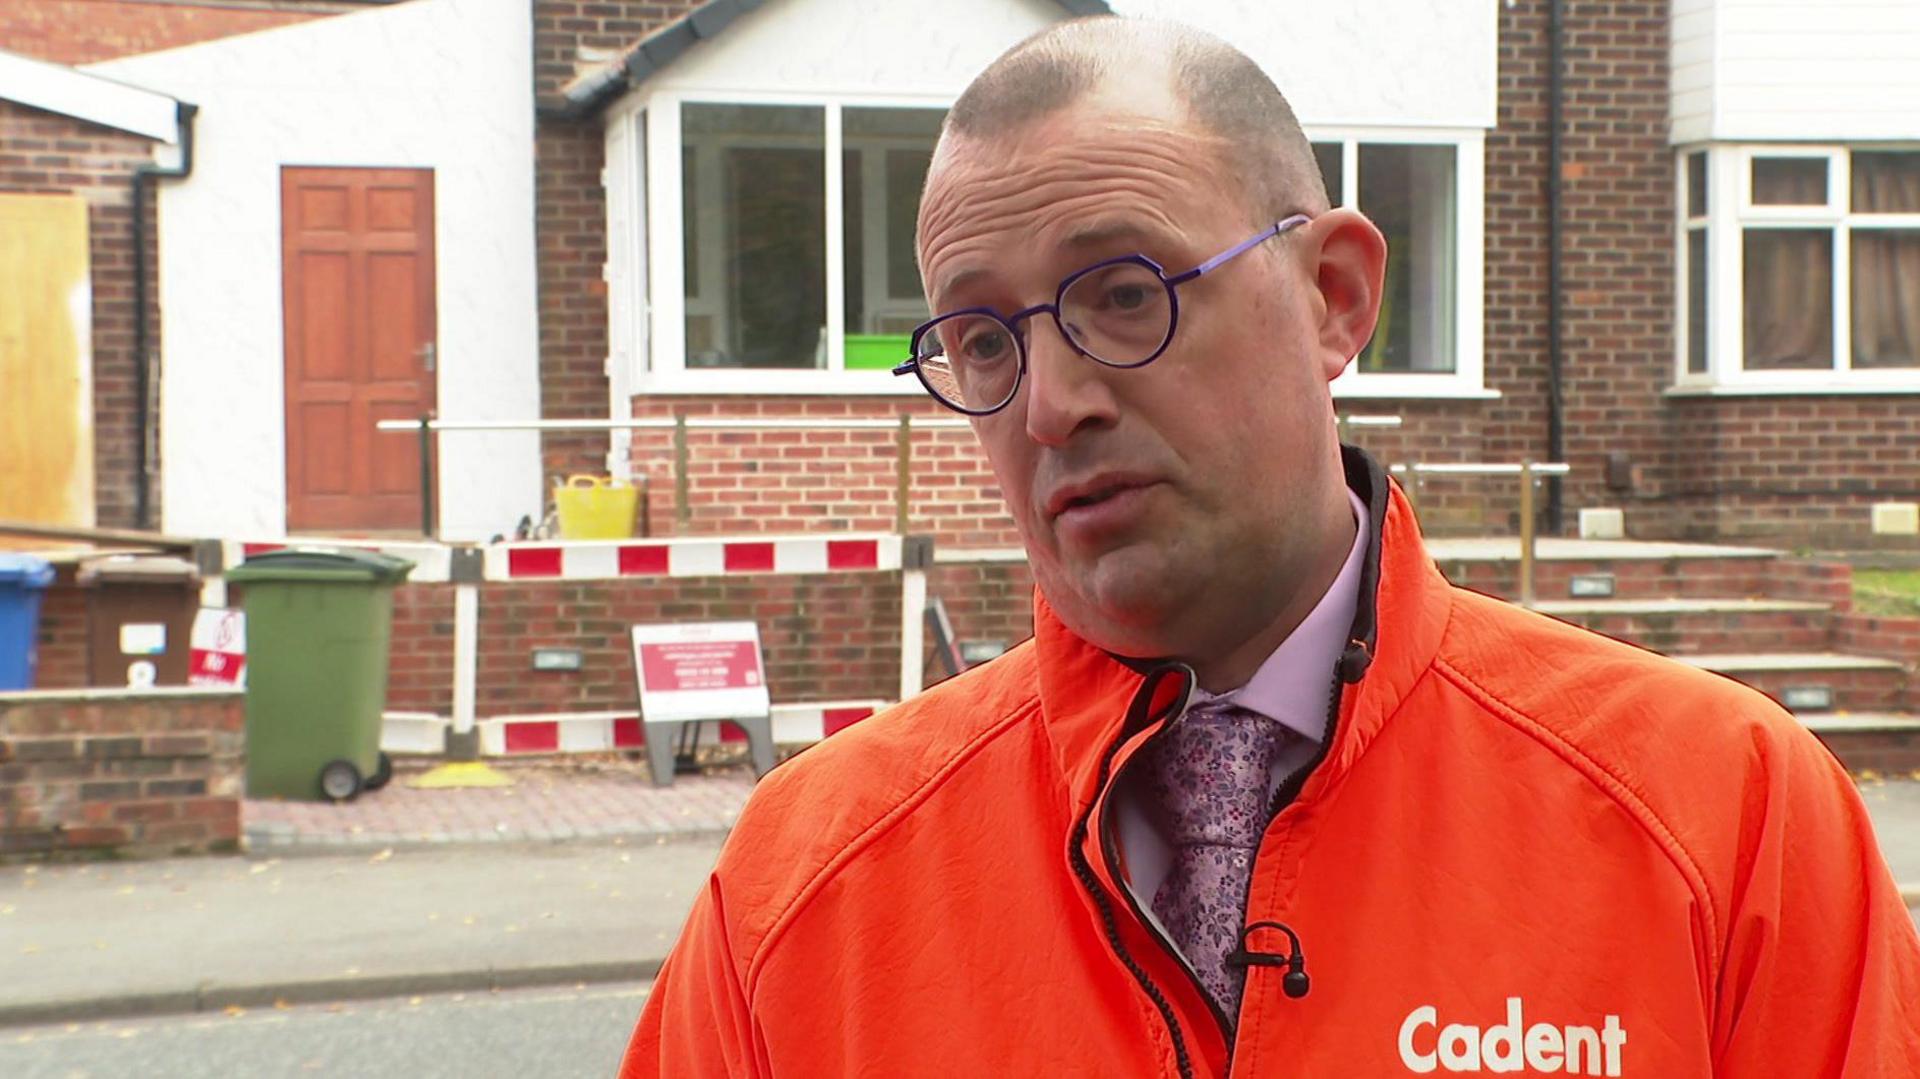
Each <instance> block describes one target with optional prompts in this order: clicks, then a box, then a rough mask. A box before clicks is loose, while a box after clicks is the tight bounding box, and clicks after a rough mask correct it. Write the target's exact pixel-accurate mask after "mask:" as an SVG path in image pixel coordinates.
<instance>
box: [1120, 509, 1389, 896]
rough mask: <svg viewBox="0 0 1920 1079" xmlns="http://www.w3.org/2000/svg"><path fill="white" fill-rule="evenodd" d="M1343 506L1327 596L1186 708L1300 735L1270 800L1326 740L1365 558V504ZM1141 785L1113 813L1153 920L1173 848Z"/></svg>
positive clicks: (1279, 766)
mask: <svg viewBox="0 0 1920 1079" xmlns="http://www.w3.org/2000/svg"><path fill="white" fill-rule="evenodd" d="M1347 500H1348V502H1350V503H1351V504H1352V505H1353V519H1354V522H1355V523H1356V524H1357V525H1358V527H1357V528H1355V529H1354V537H1353V549H1352V550H1351V551H1349V552H1347V561H1346V563H1345V564H1344V565H1342V566H1341V567H1340V573H1339V575H1338V576H1336V577H1335V578H1334V579H1333V584H1332V585H1330V586H1328V588H1327V593H1326V595H1324V596H1321V597H1320V602H1319V603H1318V604H1315V605H1314V608H1313V610H1312V611H1310V612H1308V614H1307V617H1305V618H1304V619H1301V621H1300V624H1299V625H1298V626H1296V627H1294V630H1293V632H1292V633H1290V634H1288V635H1287V639H1286V640H1284V641H1281V642H1280V647H1278V648H1275V649H1274V650H1273V654H1272V655H1270V656H1268V657H1267V660H1266V662H1265V663H1262V664H1261V665H1260V669H1259V670H1257V671H1255V672H1253V677H1252V678H1250V679H1248V680H1247V684H1246V685H1244V686H1241V687H1240V688H1239V689H1234V690H1228V691H1227V692H1225V693H1221V694H1218V695H1215V694H1211V693H1208V692H1207V691H1206V690H1203V689H1198V688H1196V689H1195V690H1194V693H1193V700H1192V701H1191V702H1190V704H1189V707H1191V705H1193V704H1199V703H1201V702H1202V701H1210V700H1220V699H1225V700H1231V701H1232V702H1233V703H1235V704H1237V705H1239V706H1240V707H1242V708H1245V709H1247V710H1248V711H1251V712H1258V713H1260V714H1261V715H1263V716H1267V717H1269V718H1271V719H1275V720H1278V721H1279V722H1280V723H1281V724H1282V725H1283V726H1286V727H1288V728H1289V729H1291V730H1293V731H1294V732H1295V733H1297V734H1299V735H1300V737H1299V738H1297V739H1294V740H1293V742H1292V743H1291V744H1290V745H1288V746H1287V748H1286V749H1285V750H1284V751H1282V752H1281V754H1280V757H1279V759H1278V760H1276V761H1274V763H1273V772H1272V776H1271V779H1270V780H1269V783H1268V786H1267V792H1268V794H1269V796H1271V794H1272V792H1273V791H1274V790H1275V789H1276V788H1278V787H1279V786H1280V784H1281V782H1282V781H1283V780H1285V779H1286V778H1287V777H1288V776H1290V775H1292V774H1293V773H1294V772H1296V771H1298V770H1299V769H1300V768H1302V767H1304V766H1305V765H1306V763H1307V762H1308V761H1311V760H1312V759H1313V757H1314V754H1316V753H1318V752H1319V751H1320V743H1321V742H1322V741H1324V740H1325V739H1326V736H1327V694H1328V692H1329V690H1330V687H1331V686H1332V685H1333V668H1334V664H1336V663H1338V662H1339V661H1340V653H1341V652H1342V651H1343V650H1344V649H1345V648H1346V646H1347V632H1348V630H1350V629H1351V628H1352V627H1353V615H1354V610H1355V607H1356V605H1357V604H1358V602H1359V597H1360V564H1361V562H1362V561H1363V560H1364V559H1365V558H1366V554H1367V526H1368V523H1369V522H1368V518H1367V507H1366V503H1364V502H1361V501H1360V499H1359V496H1357V495H1355V494H1354V493H1353V492H1352V491H1348V492H1347ZM1144 787H1145V784H1144V782H1129V783H1128V784H1127V786H1126V787H1125V788H1124V789H1122V790H1120V791H1118V792H1117V793H1116V797H1117V798H1118V799H1119V802H1118V803H1117V804H1116V805H1115V807H1114V811H1115V813H1116V814H1117V816H1118V820H1117V823H1118V825H1119V830H1120V836H1119V838H1120V850H1121V855H1122V859H1123V861H1124V862H1125V864H1126V867H1127V888H1128V890H1130V891H1132V892H1133V897H1134V899H1135V900H1137V901H1138V902H1139V904H1140V909H1141V910H1143V911H1145V912H1146V913H1147V916H1148V917H1149V918H1152V917H1154V915H1153V896H1154V893H1155V892H1158V891H1159V890H1160V883H1161V882H1162V881H1164V880H1165V879H1166V877H1167V868H1168V866H1169V864H1170V863H1171V862H1172V860H1173V850H1172V848H1171V847H1169V846H1168V844H1167V839H1166V837H1165V836H1164V835H1162V834H1161V832H1160V828H1159V826H1158V825H1157V824H1156V823H1154V820H1153V814H1152V813H1151V811H1150V809H1149V807H1148V806H1147V804H1146V803H1147V796H1146V792H1145V790H1144ZM1156 924H1158V920H1157V919H1156Z"/></svg>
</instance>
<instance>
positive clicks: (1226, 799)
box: [1148, 701, 1294, 1017]
mask: <svg viewBox="0 0 1920 1079" xmlns="http://www.w3.org/2000/svg"><path fill="white" fill-rule="evenodd" d="M1292 737H1294V736H1293V734H1292V732H1290V731H1289V730H1287V728H1285V727H1283V726H1281V725H1280V724H1279V723H1278V722H1277V721H1275V720H1272V719H1268V718H1267V717H1266V716H1263V715H1260V714H1258V713H1256V712H1250V711H1247V710H1246V709H1244V708H1238V707H1235V706H1233V705H1232V704H1228V703H1224V702H1219V701H1208V702H1206V703H1205V704H1200V705H1195V706H1194V707H1193V708H1192V709H1191V710H1189V711H1188V712H1187V714H1186V715H1185V716H1183V717H1182V718H1181V719H1179V720H1177V721H1175V723H1174V724H1173V726H1172V728H1171V729H1169V730H1168V731H1167V732H1166V733H1165V734H1164V735H1162V736H1161V738H1160V741H1159V743H1158V744H1156V745H1155V746H1154V747H1153V749H1152V752H1153V759H1151V760H1150V761H1149V762H1148V763H1149V765H1150V771H1149V772H1148V782H1149V793H1150V795H1151V797H1152V804H1154V805H1157V806H1158V807H1159V813H1160V823H1161V826H1162V828H1163V829H1164V830H1165V834H1166V836H1167V840H1168V842H1170V843H1171V844H1172V845H1173V862H1172V865H1171V866H1170V867H1169V868H1168V870H1167V876H1166V879H1165V880H1163V881H1162V882H1161V884H1160V890H1159V891H1157V892H1155V893H1154V896H1153V911H1154V913H1155V914H1156V915H1158V916H1159V918H1160V923H1161V924H1162V925H1164V926H1165V927H1166V929H1167V932H1168V933H1169V934H1171V935H1172V937H1173V941H1174V943H1175V944H1178V945H1179V946H1180V951H1181V952H1182V953H1183V954H1184V955H1185V956H1186V958H1187V963H1188V964H1189V965H1190V966H1192V967H1193V970H1194V973H1196V974H1198V975H1199V976H1200V984H1201V986H1203V987H1204V988H1205V989H1206V991H1207V993H1208V994H1209V995H1211V996H1212V997H1213V1000H1214V1003H1215V1004H1218V1005H1219V1006H1220V1009H1221V1010H1222V1011H1224V1012H1226V1013H1227V1015H1228V1016H1229V1017H1233V1016H1237V1015H1239V1013H1240V991H1241V987H1242V985H1243V984H1244V982H1245V976H1244V974H1243V972H1241V971H1238V970H1230V969H1228V967H1227V964H1226V957H1227V954H1228V953H1229V952H1231V951H1233V950H1234V948H1235V947H1236V946H1238V944H1239V943H1240V923H1241V920H1242V919H1243V918H1244V917H1245V916H1246V902H1247V881H1248V880H1249V878H1251V877H1252V875H1253V856H1254V853H1255V851H1257V850H1258V849H1259V846H1260V835H1261V833H1262V832H1264V831H1265V830H1266V825H1267V800H1268V795H1267V788H1268V785H1269V782H1270V778H1271V774H1272V773H1271V770H1272V767H1273V762H1274V760H1275V758H1276V757H1278V755H1279V753H1280V751H1281V750H1282V749H1283V748H1285V747H1286V745H1287V743H1288V741H1289V740H1290V739H1291V738H1292Z"/></svg>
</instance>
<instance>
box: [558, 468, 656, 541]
mask: <svg viewBox="0 0 1920 1079" xmlns="http://www.w3.org/2000/svg"><path fill="white" fill-rule="evenodd" d="M553 504H554V507H555V508H556V509H557V510H559V512H560V538H561V539H570V540H596V539H629V538H631V537H632V536H633V511H634V508H635V507H636V506H638V505H639V504H640V489H639V488H637V487H633V486H630V485H628V484H625V483H618V482H616V481H614V480H611V479H608V478H607V477H605V476H568V477H567V482H565V483H563V484H560V485H559V486H557V487H555V488H554V489H553Z"/></svg>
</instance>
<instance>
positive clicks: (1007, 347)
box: [914, 315, 1020, 412]
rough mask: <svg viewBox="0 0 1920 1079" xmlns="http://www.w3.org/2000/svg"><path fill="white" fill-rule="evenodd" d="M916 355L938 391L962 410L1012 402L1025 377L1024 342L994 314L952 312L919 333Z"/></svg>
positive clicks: (986, 408)
mask: <svg viewBox="0 0 1920 1079" xmlns="http://www.w3.org/2000/svg"><path fill="white" fill-rule="evenodd" d="M914 358H915V359H917V360H919V361H920V374H921V376H922V377H923V378H924V379H925V381H926V384H927V388H929V389H931V390H932V391H933V393H934V396H936V397H938V398H940V399H941V400H943V401H945V402H946V403H947V404H949V405H952V406H953V407H955V408H957V409H960V410H961V411H963V412H991V411H992V410H994V409H996V408H999V407H1000V406H1001V405H1004V404H1006V403H1007V399H1008V398H1010V397H1012V396H1013V390H1014V386H1015V384H1016V383H1017V382H1018V381H1019V379H1020V345H1019V343H1018V342H1017V341H1016V340H1015V339H1014V335H1013V330H1012V328H1010V327H1009V326H1008V325H1007V324H1006V323H1004V322H1002V321H1000V320H999V319H997V318H994V317H992V316H991V315H949V316H947V317H946V318H943V319H940V320H938V321H936V322H934V323H933V324H932V325H930V326H928V327H927V328H926V330H925V331H924V332H922V333H921V334H920V340H919V344H918V346H917V347H916V348H915V350H914Z"/></svg>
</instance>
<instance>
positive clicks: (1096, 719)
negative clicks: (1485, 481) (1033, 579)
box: [1033, 446, 1452, 811]
mask: <svg viewBox="0 0 1920 1079" xmlns="http://www.w3.org/2000/svg"><path fill="white" fill-rule="evenodd" d="M1341 457H1342V463H1343V464H1344V466H1345V469H1346V479H1347V485H1348V487H1349V488H1351V489H1352V490H1353V491H1354V493H1355V494H1357V495H1358V496H1359V497H1360V498H1361V500H1362V501H1364V502H1366V504H1367V509H1368V515H1369V522H1368V529H1369V532H1370V535H1369V537H1368V541H1367V553H1366V558H1365V561H1364V562H1363V563H1362V565H1361V576H1360V590H1359V596H1358V600H1357V602H1356V603H1355V610H1354V620H1353V625H1352V627H1351V629H1350V630H1349V633H1348V637H1349V642H1350V643H1349V645H1348V647H1347V650H1346V652H1345V654H1344V655H1343V656H1342V658H1341V660H1340V665H1339V666H1340V671H1339V673H1340V677H1341V678H1342V680H1343V681H1344V682H1347V683H1358V685H1357V686H1355V687H1354V691H1350V692H1348V693H1347V694H1346V695H1345V697H1346V702H1345V706H1344V708H1343V714H1342V716H1341V719H1340V722H1339V723H1338V724H1337V725H1336V726H1335V727H1334V729H1333V730H1332V731H1330V732H1329V734H1330V737H1331V743H1330V744H1329V745H1328V746H1327V747H1326V750H1325V755H1324V758H1323V760H1322V763H1321V765H1320V766H1319V767H1318V768H1317V769H1316V771H1315V773H1314V775H1313V777H1312V778H1311V779H1310V780H1309V782H1308V786H1307V788H1306V790H1304V791H1303V792H1302V797H1303V798H1304V797H1311V796H1313V795H1314V793H1315V792H1316V791H1319V790H1323V789H1325V787H1326V785H1327V784H1328V783H1329V782H1331V780H1332V779H1334V778H1337V776H1338V775H1340V774H1344V772H1345V771H1346V770H1347V769H1349V768H1351V767H1352V765H1353V763H1354V762H1355V761H1356V760H1358V759H1359V757H1360V755H1361V754H1362V753H1363V752H1365V750H1366V748H1367V746H1368V745H1370V744H1371V743H1372V741H1373V738H1374V737H1375V735H1377V734H1378V733H1379V730H1380V728H1381V726H1382V725H1383V724H1384V723H1385V722H1386V721H1387V718H1388V717H1389V716H1391V715H1392V714H1393V712H1394V711H1395V709H1396V708H1397V707H1398V706H1399V703H1400V701H1401V700H1402V699H1404V698H1405V697H1406V695H1407V693H1408V691H1409V690H1411V689H1412V687H1413V684H1414V682H1415V681H1417V680H1418V679H1419V677H1420V676H1421V674H1423V673H1424V672H1425V671H1426V669H1427V667H1428V665H1429V664H1431V662H1432V660H1433V657H1434V654H1435V653H1436V652H1437V651H1438V650H1439V646H1440V637H1441V634H1442V632H1443V631H1444V630H1445V628H1446V623H1447V616H1448V612H1449V609H1450V607H1451V604H1452V596H1451V591H1450V589H1451V586H1450V585H1448V583H1447V581H1446V579H1445V578H1444V577H1442V576H1441V575H1440V571H1439V570H1438V569H1437V568H1436V567H1435V566H1434V564H1433V560H1432V559H1431V558H1429V557H1428V556H1427V553H1426V547H1425V545H1424V543H1423V541H1422V540H1421V537H1420V528H1419V525H1418V524H1417V523H1416V522H1415V520H1414V516H1413V509H1412V506H1411V505H1410V504H1409V503H1408V502H1407V499H1406V496H1405V494H1404V493H1403V492H1402V491H1401V490H1400V489H1399V486H1398V485H1397V484H1394V483H1393V482H1392V481H1391V480H1390V479H1389V478H1388V477H1387V474H1386V472H1385V471H1384V470H1383V469H1381V467H1380V466H1379V465H1378V464H1377V463H1375V462H1374V460H1373V459H1372V458H1371V457H1368V456H1367V455H1366V454H1365V453H1364V452H1362V451H1361V450H1359V449H1356V448H1354V447H1351V446H1342V447H1341ZM1033 622H1034V645H1035V648H1036V654H1037V659H1038V663H1039V668H1040V670H1039V682H1040V702H1041V713H1042V716H1043V718H1044V726H1045V729H1046V731H1047V734H1048V737H1049V738H1050V739H1051V741H1052V743H1053V748H1054V751H1055V754H1056V756H1057V763H1058V764H1059V767H1060V769H1061V772H1062V774H1063V775H1064V776H1065V778H1066V780H1067V783H1068V786H1069V789H1070V790H1071V792H1072V801H1073V804H1074V806H1075V809H1076V811H1077V810H1078V809H1079V808H1080V807H1083V806H1085V805H1087V804H1088V803H1090V802H1091V801H1092V799H1093V797H1094V796H1095V795H1096V794H1097V793H1098V791H1097V790H1096V787H1097V785H1098V783H1099V780H1100V776H1099V769H1100V761H1101V758H1102V756H1103V754H1104V752H1105V750H1106V748H1107V747H1108V746H1109V745H1110V744H1112V743H1113V741H1114V740H1115V739H1116V738H1119V737H1121V736H1122V735H1123V734H1131V733H1133V731H1131V730H1126V729H1125V728H1126V727H1127V726H1128V723H1129V717H1131V722H1132V724H1133V725H1134V726H1135V727H1136V728H1137V727H1139V726H1141V725H1143V724H1147V723H1151V722H1153V721H1156V720H1158V719H1160V718H1163V717H1164V716H1165V715H1166V714H1167V713H1169V712H1171V711H1175V710H1177V709H1178V708H1179V707H1180V705H1181V703H1182V701H1183V699H1184V693H1185V689H1186V683H1187V679H1185V678H1167V677H1162V678H1158V679H1155V685H1154V687H1153V696H1154V698H1155V699H1154V700H1152V701H1150V702H1148V701H1140V702H1136V701H1135V700H1134V698H1135V697H1136V696H1137V695H1138V694H1139V692H1140V690H1141V689H1142V687H1143V685H1144V684H1145V683H1146V682H1147V681H1148V677H1147V676H1148V674H1149V672H1151V671H1153V670H1155V669H1156V668H1161V667H1164V666H1166V664H1164V663H1161V662H1158V661H1153V660H1133V659H1123V658H1121V657H1118V656H1115V655H1112V654H1111V653H1108V652H1105V651H1102V650H1101V649H1099V648H1096V647H1094V646H1093V645H1091V644H1088V643H1087V642H1086V641H1084V640H1082V639H1081V638H1080V637H1079V636H1077V635H1076V634H1074V633H1073V631H1072V630H1069V629H1068V628H1067V627H1066V626H1065V624H1063V623H1062V622H1061V621H1060V619H1059V617H1058V616H1057V615H1055V614H1054V612H1053V608H1052V607H1051V606H1050V605H1048V603H1047V601H1046V599H1045V597H1043V596H1041V595H1040V593H1039V590H1038V589H1036V590H1035V591H1034V601H1033ZM1182 669H1184V668H1182Z"/></svg>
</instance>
